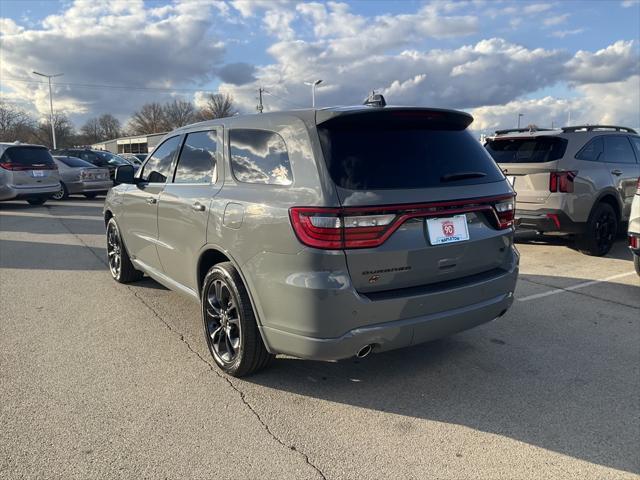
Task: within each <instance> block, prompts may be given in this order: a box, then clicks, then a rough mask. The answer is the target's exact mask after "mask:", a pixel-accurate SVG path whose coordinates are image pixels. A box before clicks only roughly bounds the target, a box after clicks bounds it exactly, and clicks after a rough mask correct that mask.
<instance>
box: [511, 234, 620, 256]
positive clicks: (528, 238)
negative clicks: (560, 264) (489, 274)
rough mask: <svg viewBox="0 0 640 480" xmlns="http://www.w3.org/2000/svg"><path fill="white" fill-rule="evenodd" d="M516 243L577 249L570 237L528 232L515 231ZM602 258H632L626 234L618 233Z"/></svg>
mask: <svg viewBox="0 0 640 480" xmlns="http://www.w3.org/2000/svg"><path fill="white" fill-rule="evenodd" d="M516 243H517V244H524V245H547V246H557V247H563V248H569V249H571V250H573V251H576V252H577V251H578V249H577V248H576V246H575V242H574V240H573V239H572V238H570V237H561V236H553V235H546V236H545V235H536V234H535V233H529V232H526V233H525V232H518V233H516ZM603 258H614V259H616V260H632V257H631V252H630V251H629V249H628V248H627V238H626V236H622V235H619V236H618V240H617V241H616V242H615V244H614V245H613V248H612V249H611V251H610V252H609V253H607V254H606V255H605V256H604V257H603Z"/></svg>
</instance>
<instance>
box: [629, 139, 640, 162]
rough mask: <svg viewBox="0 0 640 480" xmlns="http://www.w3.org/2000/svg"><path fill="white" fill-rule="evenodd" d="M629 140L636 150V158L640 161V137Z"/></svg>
mask: <svg viewBox="0 0 640 480" xmlns="http://www.w3.org/2000/svg"><path fill="white" fill-rule="evenodd" d="M629 140H631V143H632V144H633V146H634V148H635V149H636V157H637V158H638V160H640V137H629Z"/></svg>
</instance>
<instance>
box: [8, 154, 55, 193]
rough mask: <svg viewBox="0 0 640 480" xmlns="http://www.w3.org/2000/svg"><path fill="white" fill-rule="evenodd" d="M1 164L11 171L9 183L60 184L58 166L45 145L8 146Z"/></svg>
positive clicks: (31, 184)
mask: <svg viewBox="0 0 640 480" xmlns="http://www.w3.org/2000/svg"><path fill="white" fill-rule="evenodd" d="M0 166H2V168H3V169H5V170H7V171H8V172H10V173H11V177H12V178H11V180H10V181H9V183H11V184H12V185H15V186H16V187H23V188H27V187H43V188H44V187H51V186H55V185H58V183H59V182H58V178H59V176H58V168H57V166H56V164H55V163H54V161H53V157H51V154H50V153H49V151H48V150H47V149H46V148H45V147H37V146H15V147H9V148H7V149H6V150H5V151H4V153H3V154H2V157H1V158H0Z"/></svg>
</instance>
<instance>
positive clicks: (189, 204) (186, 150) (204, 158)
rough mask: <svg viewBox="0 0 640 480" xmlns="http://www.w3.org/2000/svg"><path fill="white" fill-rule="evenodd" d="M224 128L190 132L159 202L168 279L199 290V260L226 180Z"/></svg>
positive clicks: (162, 256)
mask: <svg viewBox="0 0 640 480" xmlns="http://www.w3.org/2000/svg"><path fill="white" fill-rule="evenodd" d="M221 154H222V129H221V128H219V129H218V128H216V129H209V130H206V131H200V132H191V133H188V134H187V135H186V137H185V139H184V144H183V145H182V149H181V151H180V155H179V157H178V161H177V164H176V168H175V172H174V176H173V179H170V180H169V181H168V183H167V184H166V185H165V188H164V190H163V191H162V192H161V193H160V196H159V199H158V254H159V256H160V262H161V263H162V267H163V269H164V272H165V274H166V275H167V276H169V277H170V278H172V279H173V280H175V281H176V282H178V283H180V284H181V285H184V286H186V287H188V288H190V289H192V290H194V291H197V281H196V258H197V255H198V253H199V251H200V249H201V248H202V246H203V245H204V244H205V243H206V238H207V222H208V219H209V217H210V216H211V215H216V214H217V212H210V206H211V200H212V199H213V197H214V196H215V195H216V193H218V191H219V190H220V187H221V186H222V179H223V178H224V177H223V175H222V173H221V171H220V168H221V166H222V161H221V158H220V156H221Z"/></svg>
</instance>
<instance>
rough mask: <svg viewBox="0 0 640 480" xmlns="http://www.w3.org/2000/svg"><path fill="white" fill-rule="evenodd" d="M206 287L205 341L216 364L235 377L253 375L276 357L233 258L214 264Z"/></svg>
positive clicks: (204, 312) (203, 311)
mask: <svg viewBox="0 0 640 480" xmlns="http://www.w3.org/2000/svg"><path fill="white" fill-rule="evenodd" d="M203 283H204V285H203V287H202V299H201V307H202V324H203V328H204V336H205V341H206V342H207V347H208V348H209V352H210V353H211V356H212V357H213V359H214V361H215V362H216V364H217V365H218V366H219V367H220V369H221V370H223V371H224V372H225V373H227V374H229V375H232V376H234V377H244V376H246V375H251V374H252V373H255V372H257V371H259V370H261V369H263V368H265V367H266V366H267V365H268V364H269V363H270V362H271V361H272V359H273V355H271V354H270V353H269V352H267V349H266V347H265V346H264V343H263V341H262V337H261V336H260V332H259V331H258V325H257V323H256V317H255V315H254V313H253V308H252V307H251V301H250V300H249V294H248V293H247V289H246V288H245V286H244V283H243V282H242V279H241V278H240V274H239V273H238V271H237V270H236V268H235V267H234V266H233V265H232V264H231V263H230V262H224V263H219V264H217V265H215V266H213V267H212V268H211V269H210V270H209V272H208V273H207V276H206V277H205V279H204V282H203Z"/></svg>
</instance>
